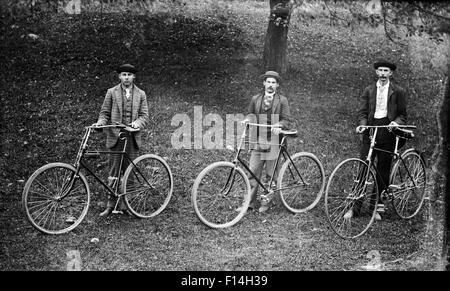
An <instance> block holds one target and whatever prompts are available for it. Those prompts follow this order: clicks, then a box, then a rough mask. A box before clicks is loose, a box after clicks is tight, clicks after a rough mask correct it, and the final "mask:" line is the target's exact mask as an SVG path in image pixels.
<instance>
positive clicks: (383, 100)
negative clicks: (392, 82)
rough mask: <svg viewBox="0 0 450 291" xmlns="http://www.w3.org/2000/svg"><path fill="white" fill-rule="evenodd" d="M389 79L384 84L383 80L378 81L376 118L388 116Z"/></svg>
mask: <svg viewBox="0 0 450 291" xmlns="http://www.w3.org/2000/svg"><path fill="white" fill-rule="evenodd" d="M388 91H389V81H388V82H387V83H386V84H385V85H384V86H382V85H381V82H380V81H379V80H378V82H377V103H376V106H375V115H374V118H376V119H380V118H384V117H387V101H388Z"/></svg>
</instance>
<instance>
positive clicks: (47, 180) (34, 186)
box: [22, 163, 90, 234]
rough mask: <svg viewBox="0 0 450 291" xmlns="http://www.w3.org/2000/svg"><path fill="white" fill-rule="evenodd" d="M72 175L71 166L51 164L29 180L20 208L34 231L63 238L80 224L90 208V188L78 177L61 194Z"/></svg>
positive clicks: (84, 180) (72, 169)
mask: <svg viewBox="0 0 450 291" xmlns="http://www.w3.org/2000/svg"><path fill="white" fill-rule="evenodd" d="M75 172H76V169H75V167H73V166H72V165H69V164H65V163H50V164H47V165H44V166H42V167H40V168H39V169H37V170H36V171H35V172H34V173H33V174H32V175H31V176H30V178H28V180H27V182H26V184H25V187H24V189H23V193H22V206H23V209H24V211H25V213H26V217H27V220H28V221H29V222H30V223H31V225H32V226H33V227H34V228H36V229H37V230H39V231H41V232H43V233H46V234H63V233H67V232H69V231H71V230H73V229H74V228H76V227H77V226H78V225H79V224H80V223H81V221H83V219H84V217H85V216H86V214H87V211H88V209H89V204H90V190H89V185H88V183H87V180H86V178H85V177H84V175H83V174H82V173H78V175H77V176H76V177H75V179H76V180H75V181H74V184H73V186H72V187H71V188H70V190H69V191H68V192H67V193H64V192H65V191H67V187H68V186H69V185H68V184H67V183H70V180H71V179H72V177H73V176H74V174H75ZM62 194H65V195H62Z"/></svg>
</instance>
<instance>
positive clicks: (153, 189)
mask: <svg viewBox="0 0 450 291" xmlns="http://www.w3.org/2000/svg"><path fill="white" fill-rule="evenodd" d="M108 127H111V128H116V129H118V130H120V133H119V138H120V139H122V140H124V147H123V150H122V151H99V150H88V149H87V148H88V140H89V137H90V135H91V133H92V130H101V129H103V128H108ZM137 130H139V129H134V128H131V127H129V126H126V125H124V124H117V125H104V126H87V127H85V133H84V136H83V138H82V142H81V145H80V147H79V150H78V153H77V157H76V159H75V163H74V164H73V165H71V164H67V163H59V162H56V163H49V164H46V165H44V166H42V167H40V168H39V169H37V170H36V171H35V172H34V173H33V174H32V175H31V176H30V178H29V179H28V180H27V182H26V184H25V187H24V190H23V193H22V205H23V208H24V211H25V213H26V217H27V219H28V221H29V222H30V223H31V225H32V226H33V227H34V228H36V229H37V230H39V231H41V232H43V233H46V234H63V233H67V232H69V231H71V230H73V229H74V228H76V227H77V226H78V225H79V224H80V223H81V222H82V221H83V219H84V217H85V216H86V214H87V211H88V208H89V204H90V189H89V184H88V182H87V179H86V177H85V175H84V174H83V173H82V172H81V169H84V170H86V171H87V172H88V173H89V174H91V175H92V176H93V177H94V178H95V179H96V180H97V181H98V182H99V183H100V184H101V185H102V186H103V187H104V188H105V189H106V190H107V194H106V195H108V193H109V195H111V196H112V197H114V198H116V201H117V202H116V204H115V207H114V211H113V213H118V212H120V211H118V210H117V207H118V205H119V201H120V200H121V199H123V201H124V202H125V205H126V207H127V209H128V210H129V211H130V212H131V213H132V214H133V215H134V216H136V217H139V218H150V217H153V216H156V215H158V214H159V213H160V212H161V211H163V210H164V208H165V207H166V206H167V204H168V203H169V201H170V198H171V196H172V191H173V177H172V172H171V170H170V168H169V165H168V164H167V163H166V161H165V160H164V159H162V158H161V157H159V156H157V155H154V154H144V155H141V156H139V157H137V158H136V159H134V160H133V161H132V160H131V159H130V157H129V156H128V154H127V153H126V152H125V149H126V146H127V142H128V141H129V138H130V137H131V136H132V134H133V133H134V132H136V131H137ZM102 154H117V155H120V156H121V158H120V169H119V173H121V170H122V167H123V166H122V165H123V162H124V159H127V161H128V162H129V166H128V167H127V168H126V170H125V172H124V174H123V177H122V181H121V182H120V178H119V177H116V178H114V179H113V183H105V182H104V181H103V180H102V179H101V178H100V177H98V176H97V175H96V174H95V171H94V170H92V169H91V168H90V167H89V166H88V165H87V164H86V159H87V158H89V157H98V156H100V155H102ZM120 184H121V188H122V189H121V191H119V185H120Z"/></svg>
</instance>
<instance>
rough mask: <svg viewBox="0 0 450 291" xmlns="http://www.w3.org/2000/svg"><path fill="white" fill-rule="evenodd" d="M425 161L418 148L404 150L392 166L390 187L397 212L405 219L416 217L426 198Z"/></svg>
mask: <svg viewBox="0 0 450 291" xmlns="http://www.w3.org/2000/svg"><path fill="white" fill-rule="evenodd" d="M426 182H427V179H426V172H425V162H424V161H423V159H422V157H421V156H420V154H419V153H418V152H417V151H416V150H411V151H407V152H404V153H403V154H402V156H401V159H398V160H397V161H396V162H395V164H394V166H393V167H392V173H391V183H390V188H391V190H392V194H393V199H392V204H393V206H394V209H395V212H396V213H397V214H398V216H400V217H401V218H404V219H409V218H412V217H414V216H415V215H416V214H417V213H418V212H419V210H420V208H421V207H422V205H423V201H424V199H425V186H426Z"/></svg>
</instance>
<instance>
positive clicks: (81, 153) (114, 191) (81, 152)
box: [60, 125, 149, 199]
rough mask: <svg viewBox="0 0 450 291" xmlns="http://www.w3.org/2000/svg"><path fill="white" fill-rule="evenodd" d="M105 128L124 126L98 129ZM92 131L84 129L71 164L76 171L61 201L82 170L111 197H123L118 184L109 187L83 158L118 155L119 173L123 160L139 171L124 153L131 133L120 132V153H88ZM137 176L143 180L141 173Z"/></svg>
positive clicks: (88, 128) (89, 128)
mask: <svg viewBox="0 0 450 291" xmlns="http://www.w3.org/2000/svg"><path fill="white" fill-rule="evenodd" d="M105 127H116V128H125V125H124V126H103V127H100V128H105ZM92 129H93V127H91V126H88V127H86V131H85V133H84V136H83V138H82V142H81V145H80V147H79V149H78V153H77V157H76V159H75V162H74V164H73V166H74V167H75V169H76V171H75V173H74V174H73V176H72V177H70V180H69V184H68V185H67V187H65V189H64V191H63V193H62V195H61V197H60V199H63V198H64V197H65V196H66V195H67V194H68V193H69V192H70V191H71V190H72V188H73V185H74V184H75V180H76V179H77V178H79V176H78V173H79V172H80V171H81V169H82V168H83V169H85V170H86V171H87V172H88V173H89V174H91V175H92V176H93V177H94V178H95V179H96V180H97V181H98V182H99V183H100V184H101V185H102V186H103V187H104V188H105V189H106V190H107V191H108V192H109V193H110V194H111V195H112V196H113V197H115V198H118V197H120V196H122V195H123V194H119V183H118V182H115V183H113V187H111V186H109V185H108V184H106V183H105V182H104V181H103V180H102V179H101V178H100V177H98V176H97V175H96V174H95V172H94V171H93V170H92V169H91V168H90V167H89V166H88V165H87V164H86V163H85V162H84V158H85V157H86V156H99V155H101V154H109V155H112V154H119V155H121V157H120V164H119V173H120V172H121V170H122V167H123V162H124V159H125V158H126V159H127V160H128V162H129V163H130V165H133V166H134V167H135V169H137V170H138V171H139V169H138V168H137V167H136V165H135V164H134V163H133V161H132V160H131V159H130V157H129V155H128V154H127V152H126V151H125V149H126V147H127V142H128V136H131V132H120V133H119V138H120V139H121V140H124V146H123V149H122V151H98V150H97V151H89V150H87V147H88V140H89V136H90V134H91V132H92ZM124 135H125V136H124ZM139 174H140V176H141V177H143V178H144V179H145V177H144V175H142V173H140V171H139ZM119 175H120V174H119ZM117 179H119V177H117ZM146 182H147V183H148V181H146ZM148 184H149V183H148Z"/></svg>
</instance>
